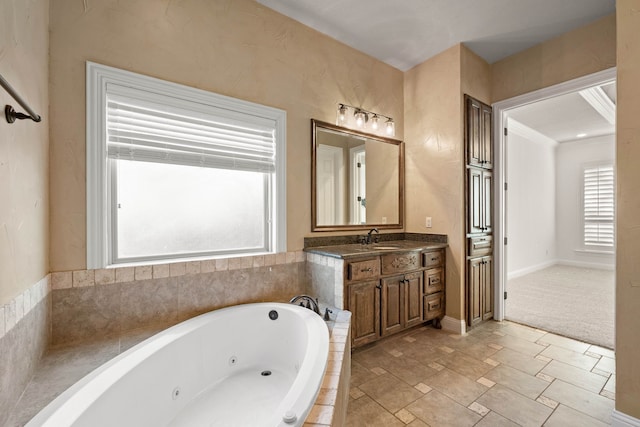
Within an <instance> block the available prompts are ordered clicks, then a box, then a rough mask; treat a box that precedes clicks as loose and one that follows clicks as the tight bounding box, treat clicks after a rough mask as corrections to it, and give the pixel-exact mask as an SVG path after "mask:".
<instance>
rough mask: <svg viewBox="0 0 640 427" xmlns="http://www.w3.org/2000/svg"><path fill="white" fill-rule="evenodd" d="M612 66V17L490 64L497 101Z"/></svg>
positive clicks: (613, 34) (614, 26)
mask: <svg viewBox="0 0 640 427" xmlns="http://www.w3.org/2000/svg"><path fill="white" fill-rule="evenodd" d="M615 66H616V17H615V15H613V14H612V15H609V16H606V17H604V18H602V19H600V20H598V21H596V22H594V23H592V24H589V25H586V26H584V27H581V28H578V29H576V30H573V31H570V32H568V33H566V34H563V35H561V36H558V37H556V38H553V39H551V40H549V41H547V42H544V43H540V44H538V45H536V46H534V47H532V48H530V49H527V50H525V51H523V52H520V53H517V54H515V55H512V56H510V57H508V58H505V59H503V60H501V61H498V62H496V63H494V64H492V66H491V72H492V92H491V98H492V99H491V101H492V102H497V101H502V100H503V99H508V98H512V97H514V96H517V95H522V94H524V93H528V92H532V91H534V90H537V89H541V88H543V87H549V86H552V85H554V84H558V83H562V82H565V81H567V80H571V79H575V78H577V77H581V76H586V75H589V74H593V73H595V72H597V71H601V70H606V69H607V68H611V67H615Z"/></svg>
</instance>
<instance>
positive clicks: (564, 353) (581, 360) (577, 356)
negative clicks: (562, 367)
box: [541, 345, 598, 371]
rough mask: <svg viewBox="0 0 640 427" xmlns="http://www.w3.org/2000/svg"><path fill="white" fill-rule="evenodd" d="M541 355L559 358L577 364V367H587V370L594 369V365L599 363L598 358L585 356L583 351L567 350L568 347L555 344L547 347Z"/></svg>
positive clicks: (570, 363) (567, 362)
mask: <svg viewBox="0 0 640 427" xmlns="http://www.w3.org/2000/svg"><path fill="white" fill-rule="evenodd" d="M541 355H542V356H546V357H549V358H551V359H555V360H559V361H560V362H564V363H566V364H568V365H572V366H575V367H576V368H582V369H586V370H587V371H590V370H591V369H593V368H594V366H596V363H598V359H595V358H593V357H589V356H585V355H584V354H582V353H577V352H575V351H572V350H567V349H566V348H562V347H557V346H555V345H550V346H549V347H547V348H546V349H545V350H544V351H543V352H542V353H541Z"/></svg>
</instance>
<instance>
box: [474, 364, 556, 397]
mask: <svg viewBox="0 0 640 427" xmlns="http://www.w3.org/2000/svg"><path fill="white" fill-rule="evenodd" d="M484 377H485V378H487V379H489V380H491V381H493V382H495V383H496V384H500V385H503V386H505V387H507V388H510V389H511V390H513V391H516V392H518V393H520V394H522V395H523V396H526V397H528V398H529V399H534V400H535V399H536V398H537V397H538V396H540V393H542V392H543V391H544V390H545V389H546V388H547V387H548V386H549V383H548V382H546V381H544V380H541V379H540V378H536V377H534V376H532V375H529V374H525V373H524V372H522V371H519V370H517V369H514V368H511V367H509V366H506V365H500V366H498V367H496V368H494V369H492V370H490V371H489V372H487V373H486V374H484Z"/></svg>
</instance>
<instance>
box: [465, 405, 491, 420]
mask: <svg viewBox="0 0 640 427" xmlns="http://www.w3.org/2000/svg"><path fill="white" fill-rule="evenodd" d="M467 408H469V409H471V410H472V411H473V412H475V413H476V414H478V415H480V416H481V417H484V416H485V415H487V414H488V413H489V412H490V411H489V408H486V407H484V406H482V405H481V404H479V403H478V402H473V403H471V405H469V406H467Z"/></svg>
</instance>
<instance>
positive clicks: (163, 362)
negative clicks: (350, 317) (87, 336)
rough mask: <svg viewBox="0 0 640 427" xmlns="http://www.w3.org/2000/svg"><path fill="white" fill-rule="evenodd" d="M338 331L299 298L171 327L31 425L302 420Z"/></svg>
mask: <svg viewBox="0 0 640 427" xmlns="http://www.w3.org/2000/svg"><path fill="white" fill-rule="evenodd" d="M328 352H329V333H328V329H327V326H326V324H325V323H324V321H323V320H322V318H321V317H320V316H318V315H317V314H315V313H314V312H312V311H311V310H307V309H305V308H302V307H298V306H295V305H293V304H281V303H260V304H246V305H239V306H235V307H229V308H225V309H221V310H216V311H212V312H210V313H206V314H203V315H201V316H198V317H195V318H193V319H190V320H187V321H185V322H183V323H180V324H179V325H176V326H174V327H171V328H169V329H167V330H165V331H163V332H161V333H159V334H157V335H155V336H153V337H151V338H149V339H148V340H146V341H144V342H142V343H140V344H138V345H137V346H135V347H133V348H132V349H130V350H128V351H127V352H125V353H122V354H121V355H119V356H118V357H116V358H114V359H113V360H111V361H109V362H107V363H106V364H104V365H102V366H101V367H99V368H98V369H96V370H95V371H93V372H92V373H90V374H89V375H87V376H86V377H84V378H83V379H81V380H80V381H78V382H77V383H76V384H74V385H73V386H72V387H70V388H69V389H68V390H67V391H65V392H64V393H62V394H61V395H60V396H59V397H58V398H57V399H55V400H54V401H53V402H51V403H50V404H49V405H48V406H47V407H45V408H44V409H43V410H42V411H41V412H40V413H39V414H38V415H36V416H35V417H34V418H33V419H32V420H31V421H30V422H29V423H28V424H27V427H35V426H48V427H63V426H74V427H80V426H83V427H84V426H86V427H102V426H104V427H114V426H118V427H125V426H132V427H133V426H135V427H145V426H148V427H162V426H170V427H174V426H193V427H196V426H197V427H204V426H207V427H208V426H225V427H227V426H241V427H253V426H300V425H302V424H303V423H304V420H305V418H306V417H307V415H308V413H309V411H310V409H311V407H312V406H313V403H314V401H315V399H316V397H317V395H318V392H319V390H320V385H321V383H322V379H323V376H324V371H325V367H326V364H327V356H328Z"/></svg>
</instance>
